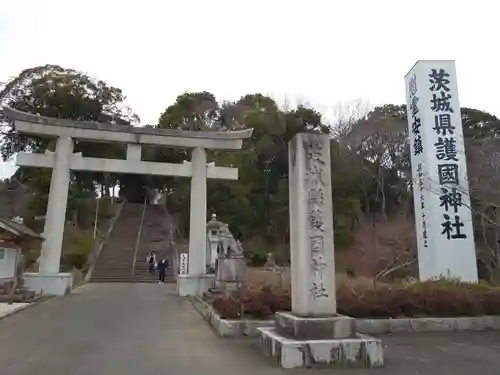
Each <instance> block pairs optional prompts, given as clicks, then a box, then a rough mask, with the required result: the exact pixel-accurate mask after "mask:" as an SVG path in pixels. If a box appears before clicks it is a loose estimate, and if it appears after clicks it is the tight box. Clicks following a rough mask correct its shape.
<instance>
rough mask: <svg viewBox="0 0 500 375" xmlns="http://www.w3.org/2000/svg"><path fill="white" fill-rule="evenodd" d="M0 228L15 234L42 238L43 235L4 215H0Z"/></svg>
mask: <svg viewBox="0 0 500 375" xmlns="http://www.w3.org/2000/svg"><path fill="white" fill-rule="evenodd" d="M0 228H3V229H4V230H6V231H7V232H10V233H12V234H14V235H16V236H20V237H26V236H27V237H33V238H38V239H43V236H41V235H40V234H38V233H36V232H35V231H33V230H32V229H30V228H28V227H27V226H26V225H24V224H22V223H18V222H17V221H14V220H12V219H9V218H6V217H0Z"/></svg>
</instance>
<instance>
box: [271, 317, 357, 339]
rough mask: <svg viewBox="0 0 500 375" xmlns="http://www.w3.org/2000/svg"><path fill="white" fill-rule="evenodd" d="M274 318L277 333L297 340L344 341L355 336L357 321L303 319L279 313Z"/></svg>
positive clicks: (332, 318) (335, 318)
mask: <svg viewBox="0 0 500 375" xmlns="http://www.w3.org/2000/svg"><path fill="white" fill-rule="evenodd" d="M274 317H275V320H276V331H277V332H279V333H281V334H283V335H285V336H291V337H293V338H295V339H297V340H328V339H342V338H347V337H353V336H354V335H355V326H354V324H355V322H356V320H355V319H354V318H351V317H349V316H344V315H335V316H331V317H301V316H297V315H294V314H292V313H289V312H277V313H276V314H275V316H274Z"/></svg>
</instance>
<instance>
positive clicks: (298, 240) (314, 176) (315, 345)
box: [259, 133, 383, 368]
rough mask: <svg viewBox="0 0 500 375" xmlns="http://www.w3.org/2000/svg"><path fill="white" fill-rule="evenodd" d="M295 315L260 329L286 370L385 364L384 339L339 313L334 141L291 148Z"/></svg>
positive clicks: (308, 137) (301, 141) (314, 139)
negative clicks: (365, 331) (366, 332)
mask: <svg viewBox="0 0 500 375" xmlns="http://www.w3.org/2000/svg"><path fill="white" fill-rule="evenodd" d="M288 156H289V159H288V161H289V197H290V202H289V204H290V252H291V281H292V290H291V294H292V311H291V312H290V313H288V312H278V313H276V315H275V322H276V325H275V328H260V329H259V331H260V344H261V347H262V348H263V350H264V353H266V354H267V355H269V356H273V357H276V358H277V359H278V362H279V363H280V364H281V366H282V367H285V368H292V367H311V366H313V367H314V366H325V365H330V366H336V365H339V364H340V365H346V364H348V365H349V364H351V365H364V366H368V367H379V366H382V365H383V349H382V343H381V342H380V340H376V339H374V338H371V337H368V336H365V335H361V334H358V333H356V332H355V321H354V319H353V318H351V317H347V316H343V315H340V314H337V303H336V286H335V256H334V244H333V215H332V211H333V207H332V187H331V167H330V136H329V135H323V134H321V135H320V134H312V133H300V134H297V135H296V136H295V138H294V139H292V140H291V141H290V143H289V149H288Z"/></svg>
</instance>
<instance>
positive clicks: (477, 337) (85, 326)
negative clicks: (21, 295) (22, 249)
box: [0, 284, 500, 375]
mask: <svg viewBox="0 0 500 375" xmlns="http://www.w3.org/2000/svg"><path fill="white" fill-rule="evenodd" d="M383 340H384V343H385V344H386V345H387V348H386V360H387V368H386V369H382V370H336V371H331V370H326V371H323V370H320V371H318V370H316V371H315V370H293V371H285V370H282V369H280V368H277V367H276V366H275V365H274V364H273V363H272V362H270V361H269V360H267V359H265V358H264V357H263V356H262V355H261V354H260V352H259V350H258V349H257V348H256V345H255V342H253V341H252V340H244V339H242V340H221V339H219V338H217V337H216V336H215V335H214V333H213V332H212V331H211V330H210V329H209V327H208V326H207V325H206V324H205V322H204V321H203V320H202V319H201V317H200V315H199V314H198V313H197V312H196V311H195V310H194V309H193V308H192V307H191V305H190V304H189V303H188V302H187V301H185V300H182V299H181V298H179V297H176V296H175V295H174V290H173V288H172V286H170V285H157V284H87V285H84V286H82V287H80V288H78V289H76V290H75V293H74V294H73V295H71V296H69V297H66V298H57V299H51V300H49V301H46V302H43V303H41V304H39V305H36V306H34V307H32V308H29V309H27V310H24V311H22V312H19V313H17V314H15V315H12V316H10V317H7V318H5V319H3V320H0V374H1V375H29V374H36V375H68V374H71V375H138V374H141V375H149V374H154V375H157V374H168V375H185V374H202V375H234V374H237V375H258V374H263V375H271V374H282V373H285V372H286V373H290V372H291V373H294V374H299V375H301V374H318V373H335V374H350V375H362V374H381V375H385V374H387V375H389V374H391V375H392V374H398V375H399V374H400V375H417V374H418V375H433V374H439V375H447V374H450V375H451V374H453V375H466V374H467V375H470V374H481V375H490V374H491V375H498V374H500V333H498V332H485V333H459V334H441V335H436V334H432V335H430V334H427V335H422V334H418V335H402V336H388V337H384V338H383Z"/></svg>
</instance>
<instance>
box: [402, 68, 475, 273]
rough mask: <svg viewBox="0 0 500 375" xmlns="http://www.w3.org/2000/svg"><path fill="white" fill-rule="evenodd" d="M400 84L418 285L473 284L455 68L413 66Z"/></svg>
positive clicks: (466, 181)
mask: <svg viewBox="0 0 500 375" xmlns="http://www.w3.org/2000/svg"><path fill="white" fill-rule="evenodd" d="M405 83H406V103H407V113H408V129H409V141H410V152H411V164H412V179H413V197H414V203H415V221H416V229H417V245H418V265H419V276H420V280H427V279H431V278H439V277H446V278H460V279H461V280H463V281H471V282H476V281H477V279H478V276H477V265H476V251H475V247H474V234H473V227H472V215H471V210H470V196H469V184H468V180H467V166H466V159H465V148H464V137H463V131H462V119H461V113H460V104H459V100H458V89H457V76H456V71H455V63H454V61H432V60H430V61H429V60H423V61H418V62H417V63H416V64H415V65H414V67H413V68H412V69H411V70H410V72H409V73H408V74H407V75H406V77H405Z"/></svg>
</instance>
